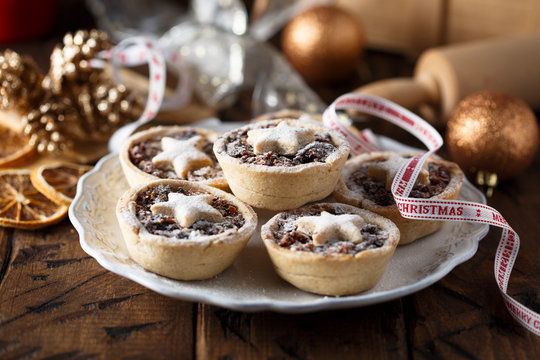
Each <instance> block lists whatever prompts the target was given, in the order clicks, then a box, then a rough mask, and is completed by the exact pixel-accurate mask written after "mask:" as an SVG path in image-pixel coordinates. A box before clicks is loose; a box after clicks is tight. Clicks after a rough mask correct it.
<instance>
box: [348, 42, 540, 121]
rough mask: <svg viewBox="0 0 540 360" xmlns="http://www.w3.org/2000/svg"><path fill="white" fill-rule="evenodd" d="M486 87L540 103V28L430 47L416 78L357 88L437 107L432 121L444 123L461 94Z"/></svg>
mask: <svg viewBox="0 0 540 360" xmlns="http://www.w3.org/2000/svg"><path fill="white" fill-rule="evenodd" d="M482 90H491V91H500V92H505V93H508V94H511V95H514V96H516V97H518V98H520V99H522V100H524V101H525V102H526V103H528V104H529V105H530V106H531V107H533V108H536V109H538V108H540V33H539V34H534V35H527V36H512V37H504V38H496V39H490V40H483V41H478V42H470V43H462V44H457V45H449V46H444V47H437V48H433V49H429V50H426V51H425V52H424V53H422V54H421V55H420V57H419V59H418V62H417V64H416V67H415V71H414V76H413V77H412V78H397V79H387V80H382V81H378V82H375V83H371V84H368V85H365V86H363V87H361V88H359V89H357V90H356V92H362V93H368V94H373V95H377V96H381V97H384V98H387V99H389V100H392V101H394V102H396V103H398V104H400V105H403V106H405V107H407V108H414V107H417V106H419V105H423V104H427V105H430V106H433V107H434V108H435V109H436V114H437V115H438V116H437V119H428V120H430V121H432V122H435V123H436V124H437V125H444V124H445V123H446V121H447V119H448V117H449V116H450V114H451V112H452V110H453V109H454V107H455V106H456V105H457V104H458V102H459V101H460V100H461V99H463V98H464V97H465V96H467V95H470V94H472V93H475V92H478V91H482Z"/></svg>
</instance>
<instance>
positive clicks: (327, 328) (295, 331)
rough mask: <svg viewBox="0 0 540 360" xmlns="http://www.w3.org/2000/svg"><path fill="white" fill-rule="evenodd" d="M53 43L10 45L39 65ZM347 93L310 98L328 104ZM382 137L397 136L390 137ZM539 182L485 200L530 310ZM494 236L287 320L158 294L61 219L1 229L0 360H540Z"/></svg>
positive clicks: (402, 65) (389, 61)
mask: <svg viewBox="0 0 540 360" xmlns="http://www.w3.org/2000/svg"><path fill="white" fill-rule="evenodd" d="M59 39H60V38H59V37H53V38H52V39H50V40H49V39H47V40H44V41H41V40H40V41H34V42H28V43H20V44H10V46H9V47H11V48H13V49H15V50H17V51H19V52H21V53H26V54H30V55H32V56H34V57H36V58H37V59H38V62H39V63H40V64H41V65H42V66H45V65H46V61H47V58H48V54H49V52H50V49H51V48H52V46H53V45H54V43H56V42H58V41H59ZM2 50H3V48H2ZM364 63H365V70H364V73H365V78H369V79H378V78H384V77H389V76H396V75H408V74H410V72H411V70H412V67H413V65H414V64H413V63H412V61H411V60H406V59H402V58H400V57H396V56H392V55H388V54H380V53H368V54H366V56H365V61H364ZM365 78H364V79H365ZM355 81H356V80H355ZM351 85H353V84H342V85H341V86H340V88H339V89H338V87H337V86H335V87H333V88H325V89H317V90H318V91H319V93H320V94H321V96H322V97H323V98H324V99H325V100H328V101H329V100H331V99H332V97H333V96H336V95H338V94H339V92H340V91H342V90H347V87H349V88H351V87H350V86H351ZM396 134H397V135H396ZM386 135H390V136H392V135H394V136H401V135H400V133H397V132H394V130H392V129H390V130H389V133H386ZM443 154H444V151H443ZM539 183H540V155H539V156H537V157H536V159H535V161H534V163H533V164H532V166H531V167H530V168H528V169H527V170H526V171H525V172H524V173H522V174H521V175H520V176H518V177H516V178H515V179H512V180H509V181H506V182H503V183H501V184H500V185H499V187H498V188H497V189H496V191H495V193H494V195H493V197H492V198H490V199H488V204H489V205H491V206H493V207H494V208H496V209H498V210H499V211H500V212H501V213H502V214H503V216H505V218H506V219H507V220H508V222H509V223H510V225H511V226H512V227H513V228H514V229H515V230H516V231H517V232H518V234H519V235H520V237H521V241H522V242H521V249H520V253H519V256H518V259H517V262H516V264H515V267H514V271H513V274H512V278H511V280H510V286H509V294H511V295H512V296H513V297H515V298H516V299H518V300H519V301H520V302H522V303H523V304H525V305H526V306H528V307H530V308H531V309H533V310H535V311H536V312H540V298H539V295H538V291H540V262H539V261H538V257H539V255H540V241H539V239H538V234H540V222H539V221H538V219H539V217H540V191H539V190H538V188H537V186H538V184H539ZM500 233H501V232H500V230H499V229H496V228H491V229H490V231H489V233H488V234H487V236H486V237H485V238H484V239H483V240H482V241H481V242H480V244H479V248H478V252H477V253H476V254H475V255H474V257H473V258H472V259H470V260H468V261H467V262H465V263H463V264H461V265H459V266H457V267H456V268H455V269H454V270H453V271H452V272H450V273H449V274H448V275H447V276H446V277H444V278H443V279H442V280H440V281H438V282H437V283H435V284H434V285H432V286H430V287H428V288H426V289H424V290H422V291H419V292H417V293H415V294H413V295H409V296H406V297H403V298H401V299H397V300H394V301H389V302H385V303H381V304H378V305H373V306H366V307H359V308H352V309H345V310H336V311H320V312H314V313H309V314H300V315H292V314H283V313H276V312H256V313H247V312H240V311H231V310H227V309H224V308H220V307H216V306H210V305H205V304H199V303H191V302H186V301H179V300H175V299H171V298H168V297H165V296H162V295H159V294H156V293H154V292H152V291H150V290H148V289H146V288H144V287H142V286H140V285H138V284H136V283H134V282H132V281H130V280H128V279H126V278H123V277H121V276H118V275H115V274H113V273H111V272H109V271H107V270H106V269H104V268H102V267H101V266H100V265H99V264H98V263H97V262H96V261H95V260H94V259H93V258H92V257H91V256H89V255H88V254H86V253H85V252H84V251H83V250H82V249H81V247H80V245H79V236H78V234H77V232H76V231H75V229H74V228H73V226H72V225H71V223H70V222H69V220H67V219H66V220H64V221H62V222H61V223H59V224H57V225H55V226H52V227H49V228H46V229H43V230H37V231H23V230H13V229H7V228H0V358H1V359H34V358H36V359H37V358H39V359H90V358H114V359H116V358H137V359H144V358H149V359H150V358H164V359H169V358H179V359H192V358H198V359H243V358H253V359H260V358H264V359H289V358H290V359H326V358H368V359H405V358H414V359H425V358H429V359H431V358H436V359H440V358H448V359H455V358H466V359H491V358H494V359H533V358H539V357H540V338H539V337H537V336H535V335H533V334H531V333H529V332H527V331H526V330H525V329H524V328H522V327H521V326H520V325H518V324H517V323H516V322H515V321H514V320H513V319H512V317H511V316H510V314H509V313H508V312H507V310H506V308H505V306H504V304H503V300H502V297H501V296H500V293H499V289H498V288H497V285H496V283H495V280H494V275H493V262H494V255H495V250H496V247H497V244H498V241H499V237H500Z"/></svg>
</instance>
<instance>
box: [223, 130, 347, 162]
mask: <svg viewBox="0 0 540 360" xmlns="http://www.w3.org/2000/svg"><path fill="white" fill-rule="evenodd" d="M280 124H281V123H280ZM288 128H289V129H287V130H290V129H291V128H292V130H290V131H281V130H280V129H279V125H278V126H274V125H273V124H272V125H268V124H265V125H261V126H260V127H257V128H254V129H238V130H236V131H233V132H232V133H230V134H229V135H228V137H227V138H226V142H227V145H226V149H225V150H226V152H227V154H228V155H229V156H231V157H234V158H238V159H241V160H242V161H243V162H245V163H247V164H255V165H266V166H295V165H300V164H307V163H311V162H325V161H326V158H327V157H328V156H329V155H330V154H331V153H333V152H334V151H336V150H337V147H336V145H335V144H334V142H333V141H332V139H331V137H330V135H329V134H328V133H325V132H322V131H313V130H312V129H307V128H306V129H304V128H294V127H288ZM273 129H277V130H278V131H276V132H275V133H274V132H271V131H272V130H273ZM265 130H268V133H265ZM308 130H309V131H308ZM276 134H278V135H279V134H285V135H286V136H282V137H281V136H278V135H276ZM254 147H255V148H254Z"/></svg>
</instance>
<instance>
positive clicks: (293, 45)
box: [281, 5, 364, 83]
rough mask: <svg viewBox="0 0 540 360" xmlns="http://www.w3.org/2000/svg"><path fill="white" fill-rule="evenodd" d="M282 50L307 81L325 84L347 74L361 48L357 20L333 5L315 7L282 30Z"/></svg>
mask: <svg viewBox="0 0 540 360" xmlns="http://www.w3.org/2000/svg"><path fill="white" fill-rule="evenodd" d="M281 46H282V50H283V53H284V54H285V56H286V57H287V59H288V60H289V61H290V63H291V64H292V65H293V67H294V68H295V69H296V70H297V71H298V72H299V73H300V74H301V75H302V76H303V77H304V78H305V79H306V80H307V81H308V82H311V83H329V82H334V81H337V80H341V79H343V78H345V77H347V76H348V75H351V73H352V72H353V70H354V68H355V67H356V64H357V62H358V60H359V58H360V55H361V53H362V50H363V48H364V34H363V30H362V27H361V25H360V23H359V22H358V20H357V19H356V18H355V17H353V16H352V15H350V14H348V13H347V12H345V10H343V9H341V8H339V7H337V6H333V5H325V6H315V7H313V8H310V9H308V10H307V11H305V12H303V13H301V14H300V15H298V16H296V17H295V18H294V19H293V20H291V22H289V24H287V26H286V27H285V28H284V29H283V33H282V37H281Z"/></svg>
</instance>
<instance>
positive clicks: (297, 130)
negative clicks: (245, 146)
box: [247, 122, 315, 155]
mask: <svg viewBox="0 0 540 360" xmlns="http://www.w3.org/2000/svg"><path fill="white" fill-rule="evenodd" d="M247 135H248V137H247V142H248V143H249V144H250V145H251V146H252V147H253V151H254V153H255V154H257V155H260V154H264V153H267V152H273V153H277V154H279V155H295V154H296V153H297V152H298V149H299V148H300V147H302V146H304V145H306V144H309V143H310V142H312V141H314V140H315V130H314V129H311V128H303V127H295V126H290V125H288V124H287V123H286V122H280V123H279V124H278V125H277V126H274V127H269V128H261V129H253V130H250V131H248V133H247Z"/></svg>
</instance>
